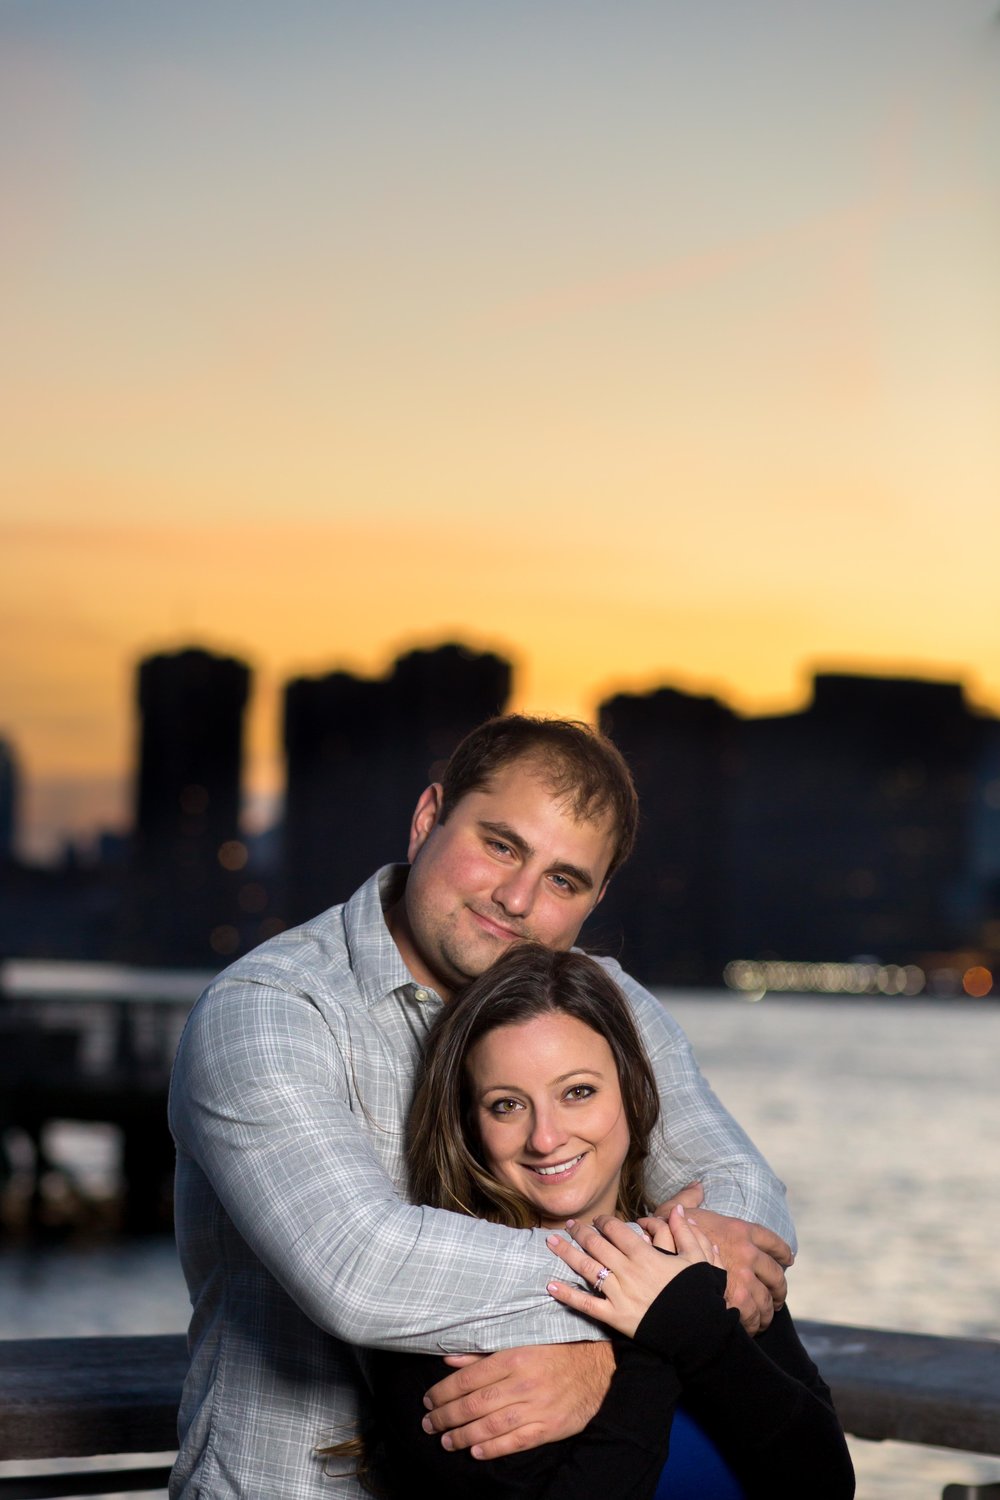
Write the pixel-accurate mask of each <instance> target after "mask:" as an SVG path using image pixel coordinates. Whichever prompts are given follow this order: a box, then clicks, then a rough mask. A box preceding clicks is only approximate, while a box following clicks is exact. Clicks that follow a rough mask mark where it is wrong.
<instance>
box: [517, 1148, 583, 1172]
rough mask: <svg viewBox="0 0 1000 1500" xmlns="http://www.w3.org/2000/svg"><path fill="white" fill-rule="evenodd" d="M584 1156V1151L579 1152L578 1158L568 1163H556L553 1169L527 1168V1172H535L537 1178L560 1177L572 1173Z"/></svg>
mask: <svg viewBox="0 0 1000 1500" xmlns="http://www.w3.org/2000/svg"><path fill="white" fill-rule="evenodd" d="M586 1154H587V1153H586V1152H585V1151H581V1152H580V1155H579V1156H574V1157H573V1158H572V1159H571V1160H570V1161H561V1162H558V1163H557V1164H556V1165H555V1166H554V1167H529V1168H528V1170H529V1172H537V1174H538V1176H539V1177H562V1176H564V1175H565V1174H566V1173H567V1172H572V1170H573V1168H574V1167H575V1166H576V1165H577V1163H578V1162H581V1161H583V1158H584V1157H585V1156H586Z"/></svg>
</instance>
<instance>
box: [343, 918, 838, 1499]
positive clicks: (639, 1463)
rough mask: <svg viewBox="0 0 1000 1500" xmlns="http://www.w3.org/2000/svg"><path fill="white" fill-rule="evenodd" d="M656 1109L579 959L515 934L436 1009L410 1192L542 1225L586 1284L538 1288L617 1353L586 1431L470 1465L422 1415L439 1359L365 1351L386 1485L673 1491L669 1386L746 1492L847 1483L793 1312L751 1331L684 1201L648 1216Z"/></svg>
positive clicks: (447, 1491) (811, 1489) (629, 1032)
mask: <svg viewBox="0 0 1000 1500" xmlns="http://www.w3.org/2000/svg"><path fill="white" fill-rule="evenodd" d="M658 1108H659V1106H658V1100H657V1094H656V1086H655V1082H654V1079H653V1075H652V1070H651V1069H650V1067H649V1064H648V1062H647V1059H646V1056H645V1053H644V1051H643V1048H642V1044H641V1042H640V1040H639V1037H638V1034H637V1032H636V1029H635V1026H634V1024H633V1022H632V1017H631V1013H630V1011H629V1008H628V1005H627V1002H626V1001H625V999H624V996H623V995H622V994H621V992H620V991H619V989H618V987H617V986H616V985H615V984H614V982H613V980H612V979H611V978H610V976H609V975H608V974H607V973H606V972H605V970H604V969H602V968H601V966H600V965H599V964H598V963H596V962H595V961H594V960H593V959H590V958H587V957H586V956H585V955H583V954H580V953H576V952H557V951H553V950H551V949H547V948H543V947H541V946H539V945H536V944H527V943H524V944H517V945H515V946H514V947H513V948H512V949H510V950H509V951H508V952H507V953H506V954H505V955H504V956H503V957H501V958H500V959H498V960H497V962H496V963H494V964H493V965H492V966H491V967H490V968H489V969H488V970H487V971H486V972H485V973H484V974H483V975H482V976H481V977H480V978H478V979H476V980H475V981H474V982H473V983H472V984H470V985H469V986H468V987H467V988H466V989H465V990H464V991H463V992H462V993H461V994H460V995H458V996H456V997H455V998H454V999H453V1000H452V1001H451V1003H450V1004H448V1005H447V1006H445V1008H444V1010H443V1011H442V1013H441V1015H440V1017H439V1018H438V1021H437V1022H436V1024H435V1026H434V1028H433V1029H432V1031H431V1033H430V1036H429V1039H428V1042H427V1048H426V1052H425V1058H424V1065H423V1071H422V1075H421V1078H420V1080H419V1083H418V1086H417V1091H416V1094H415V1097H414V1103H413V1107H412V1111H411V1115H410V1129H409V1141H408V1164H409V1171H410V1196H411V1198H412V1200H413V1201H414V1202H417V1203H426V1204H429V1205H432V1206H435V1207H440V1208H448V1209H452V1210H455V1211H458V1212H460V1213H466V1214H470V1215H472V1216H476V1217H480V1218H486V1219H490V1220H493V1221H494V1222H497V1223H502V1224H507V1225H510V1226H512V1227H515V1228H537V1227H541V1228H543V1229H549V1230H552V1231H553V1233H552V1234H551V1236H550V1238H549V1241H548V1243H549V1246H550V1248H551V1249H552V1250H553V1252H554V1253H555V1254H556V1255H558V1257H559V1258H560V1259H561V1260H562V1261H564V1262H565V1264H566V1265H567V1266H569V1267H570V1269H571V1270H573V1271H575V1272H576V1273H577V1274H579V1275H580V1276H582V1277H583V1278H584V1280H585V1282H587V1283H588V1286H589V1287H592V1288H593V1290H587V1291H584V1290H581V1289H580V1288H578V1287H574V1286H570V1285H568V1284H566V1283H564V1282H561V1281H553V1282H552V1283H550V1284H549V1288H548V1290H549V1292H550V1294H551V1295H552V1296H553V1297H555V1298H557V1299H558V1300H559V1301H562V1302H565V1303H567V1304H568V1305H569V1306H571V1307H573V1308H575V1309H576V1310H578V1311H579V1312H581V1313H584V1314H586V1315H587V1316H588V1317H591V1318H593V1319H595V1320H597V1321H599V1322H601V1323H604V1324H605V1325H607V1326H608V1327H609V1328H611V1329H612V1330H613V1332H614V1341H615V1356H616V1367H617V1368H616V1373H615V1376H614V1379H613V1380H612V1383H611V1389H610V1391H609V1393H608V1396H607V1398H606V1400H605V1402H604V1404H603V1405H602V1407H601V1410H600V1411H599V1412H598V1414H597V1416H596V1417H595V1418H594V1419H593V1421H592V1422H590V1423H589V1424H588V1426H587V1428H586V1429H585V1430H584V1431H583V1432H582V1433H581V1434H579V1436H577V1437H574V1438H570V1439H566V1440H565V1441H563V1442H558V1443H551V1444H548V1445H545V1446H543V1447H540V1448H536V1449H532V1450H530V1451H529V1452H526V1453H521V1454H516V1455H511V1456H509V1457H507V1458H502V1459H496V1460H492V1461H490V1462H480V1461H477V1460H475V1459H473V1458H472V1457H471V1456H470V1455H469V1454H468V1453H467V1452H466V1451H458V1452H446V1451H445V1450H444V1449H443V1448H442V1447H441V1445H440V1441H439V1439H438V1438H437V1437H436V1436H432V1435H429V1434H426V1433H424V1432H423V1430H422V1428H421V1426H420V1412H421V1409H422V1403H421V1397H422V1394H423V1392H424V1391H425V1390H426V1389H427V1387H428V1386H429V1385H431V1384H433V1383H434V1382H435V1381H436V1380H438V1379H439V1378H440V1377H441V1374H442V1365H441V1361H440V1360H439V1359H438V1358H437V1357H436V1356H433V1355H412V1354H396V1353H390V1352H386V1351H382V1352H378V1353H376V1354H374V1355H373V1356H372V1358H371V1365H370V1376H371V1380H372V1385H373V1391H374V1395H375V1407H376V1410H377V1411H378V1413H379V1434H378V1438H379V1445H380V1449H381V1460H380V1464H381V1467H382V1468H383V1472H384V1473H385V1474H386V1475H387V1476H388V1481H389V1492H390V1493H391V1494H392V1495H402V1494H406V1493H410V1492H412V1491H414V1490H417V1489H423V1488H424V1487H427V1488H430V1489H432V1490H433V1492H434V1493H435V1494H436V1496H438V1497H442V1496H444V1497H447V1496H452V1495H454V1496H456V1497H458V1496H463V1497H464V1496H468V1495H475V1496H476V1497H477V1500H509V1497H515V1496H525V1497H527V1496H530V1497H538V1500H541V1497H544V1500H562V1497H563V1496H567V1497H568V1496H570V1495H573V1497H574V1500H577V1497H578V1495H579V1491H580V1486H581V1484H585V1485H586V1486H587V1487H588V1489H589V1490H591V1491H599V1490H600V1489H601V1488H602V1486H603V1488H604V1491H605V1493H607V1494H609V1495H613V1496H614V1497H615V1500H626V1497H627V1500H649V1497H652V1496H653V1495H654V1494H656V1495H657V1500H659V1497H660V1496H662V1497H663V1500H669V1497H670V1487H669V1486H670V1480H669V1469H668V1470H667V1472H666V1475H665V1477H664V1486H665V1487H661V1488H660V1489H659V1490H658V1489H657V1485H658V1482H659V1479H660V1474H661V1470H662V1469H663V1465H664V1461H665V1460H666V1457H667V1449H668V1445H669V1434H670V1427H671V1421H672V1417H673V1414H674V1412H675V1410H676V1408H677V1405H678V1402H679V1401H680V1400H681V1399H682V1398H683V1402H684V1406H685V1407H686V1408H687V1410H688V1411H689V1412H690V1413H691V1414H692V1416H693V1417H694V1418H695V1419H696V1421H697V1422H698V1423H700V1425H701V1426H702V1427H703V1428H704V1429H705V1431H706V1432H708V1434H709V1435H710V1436H711V1438H712V1439H713V1441H714V1442H715V1443H716V1444H718V1446H719V1448H720V1449H721V1450H722V1451H723V1452H724V1453H725V1455H726V1457H727V1459H728V1461H729V1463H730V1465H731V1467H732V1469H733V1470H735V1472H736V1473H737V1474H738V1476H739V1480H740V1483H741V1484H742V1486H743V1493H744V1494H745V1495H746V1496H747V1497H755V1496H757V1495H761V1496H763V1495H765V1494H766V1495H767V1496H768V1500H791V1497H793V1496H794V1497H795V1500H799V1497H800V1496H802V1495H809V1496H810V1497H812V1500H824V1497H829V1500H848V1497H850V1496H852V1495H853V1494H854V1476H853V1470H852V1467H851V1461H850V1457H849V1454H848V1451H847V1446H846V1443H845V1441H844V1437H843V1433H842V1431H841V1428H840V1424H839V1422H838V1420H837V1417H836V1415H835V1413H834V1411H833V1407H832V1403H831V1401H830V1393H829V1390H828V1389H827V1387H826V1385H825V1384H824V1382H823V1381H822V1379H821V1377H820V1375H819V1372H818V1371H817V1369H816V1367H815V1365H814V1364H813V1363H812V1361H811V1360H810V1359H809V1357H808V1355H807V1354H806V1352H805V1350H804V1349H803V1347H802V1345H801V1343H800V1342H799V1340H798V1337H797V1335H796V1333H795V1330H794V1327H793V1325H792V1322H791V1319H790V1316H789V1314H788V1312H787V1310H782V1311H781V1312H779V1313H777V1314H776V1315H775V1318H774V1320H773V1322H772V1324H771V1326H770V1328H769V1329H768V1330H767V1332H766V1333H764V1334H761V1335H760V1336H759V1337H758V1338H756V1339H751V1338H750V1337H749V1335H747V1334H746V1332H745V1331H744V1329H743V1328H742V1327H741V1325H740V1322H739V1316H738V1314H737V1313H736V1312H735V1311H733V1310H730V1309H727V1307H726V1305H725V1299H724V1292H725V1280H726V1278H725V1272H724V1271H723V1270H722V1269H721V1267H720V1265H719V1260H718V1255H717V1253H716V1251H715V1250H714V1248H713V1246H712V1245H710V1244H709V1242H708V1241H707V1240H706V1238H705V1236H704V1235H703V1234H702V1233H701V1232H700V1231H699V1230H698V1229H697V1228H696V1227H695V1226H694V1225H693V1224H691V1223H689V1222H688V1221H687V1220H686V1218H685V1216H684V1212H683V1209H680V1208H678V1209H675V1210H674V1212H673V1213H672V1214H671V1216H670V1220H669V1222H668V1223H664V1222H663V1221H662V1220H659V1219H655V1218H652V1217H650V1207H651V1205H650V1204H649V1203H648V1202H647V1201H646V1198H645V1193H644V1188H643V1176H642V1168H643V1162H644V1160H645V1158H646V1155H647V1143H648V1140H649V1136H650V1132H651V1131H652V1129H653V1126H654V1124H655V1122H656V1119H657V1114H658ZM612 1215H614V1216H616V1217H608V1216H612ZM594 1219H597V1220H598V1224H599V1226H600V1227H599V1228H595V1227H593V1226H592V1221H593V1220H594ZM633 1224H638V1225H640V1226H641V1227H642V1229H643V1230H644V1231H645V1232H644V1233H639V1232H637V1230H636V1228H635V1227H632V1226H633ZM564 1230H565V1231H568V1232H569V1233H570V1234H571V1235H572V1236H573V1239H574V1240H575V1241H576V1243H575V1244H574V1243H572V1242H571V1241H570V1240H569V1239H567V1238H565V1237H564V1234H563V1233H561V1232H556V1231H564ZM701 1493H702V1494H703V1495H704V1496H705V1500H709V1497H710V1495H711V1494H712V1491H711V1490H710V1489H708V1488H705V1489H704V1490H702V1491H701ZM730 1493H732V1491H731V1490H730Z"/></svg>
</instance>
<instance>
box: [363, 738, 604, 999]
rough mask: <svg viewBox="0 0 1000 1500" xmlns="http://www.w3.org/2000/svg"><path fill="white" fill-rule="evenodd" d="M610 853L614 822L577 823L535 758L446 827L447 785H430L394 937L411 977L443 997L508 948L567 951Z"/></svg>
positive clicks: (454, 811)
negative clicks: (531, 944)
mask: <svg viewBox="0 0 1000 1500" xmlns="http://www.w3.org/2000/svg"><path fill="white" fill-rule="evenodd" d="M613 849H614V833H613V830H612V827H611V824H610V820H609V819H608V818H607V817H605V818H602V819H601V820H600V821H598V822H596V823H594V822H581V821H579V820H578V819H577V818H576V817H575V816H574V814H573V812H572V811H571V810H570V808H569V807H568V805H567V804H566V802H565V800H564V799H560V798H559V797H557V795H556V794H555V793H554V792H553V791H552V789H551V787H550V786H549V785H548V783H547V781H546V779H545V769H544V767H543V766H542V765H540V764H539V762H538V761H536V760H533V759H531V758H527V757H526V758H524V759H521V760H517V761H513V762H512V763H511V764H510V765H508V766H505V767H503V769H502V770H500V771H498V773H497V774H496V776H495V777H494V778H493V780H492V782H491V783H490V784H489V786H488V787H486V788H485V789H484V790H482V791H478V792H468V793H467V794H466V795H465V796H464V797H463V798H462V799H461V800H460V801H459V802H457V803H456V804H455V806H454V807H453V808H450V809H449V810H448V816H447V820H446V821H445V822H442V821H441V788H440V786H436V785H435V786H432V787H428V788H427V790H426V791H425V792H424V794H423V796H422V797H421V799H420V801H419V802H418V804H417V810H416V813H415V814H414V818H413V825H412V829H411V835H410V846H409V858H410V863H411V866H412V868H411V870H410V873H409V876H408V878H407V882H406V890H405V893H404V896H403V899H402V900H401V901H400V902H399V904H398V905H397V906H396V907H394V908H393V910H392V911H391V912H390V913H389V914H388V918H387V920H388V923H389V930H390V932H391V933H392V936H393V938H394V940H395V943H396V946H397V947H398V949H399V951H400V953H401V954H402V955H403V958H404V960H405V962H406V965H407V967H408V968H409V970H410V972H411V974H412V975H413V976H414V978H415V979H418V980H420V982H421V983H423V984H428V985H430V986H432V987H433V988H435V989H436V990H437V991H438V993H439V994H441V995H442V997H443V998H445V999H447V998H448V996H449V995H450V994H451V992H452V991H453V990H454V989H456V988H457V987H458V986H459V985H461V984H464V983H466V982H467V981H468V980H470V979H474V978H475V977H476V975H478V974H481V973H482V972H483V971H484V970H485V969H487V968H489V966H490V964H491V963H492V962H493V960H494V959H495V958H497V957H498V956H499V955H500V954H501V953H502V952H503V951H504V950H505V949H506V948H509V947H510V945H511V944H512V943H516V942H519V941H523V940H525V939H529V940H533V941H535V942H538V943H544V944H545V946H546V947H548V948H571V947H572V946H573V943H574V941H575V940H576V936H577V934H578V932H579V931H580V928H581V926H582V925H583V922H584V920H585V918H586V917H588V916H589V915H590V913H591V912H592V911H593V909H594V907H595V906H596V905H597V903H598V901H599V900H600V899H601V897H602V895H603V894H604V886H605V879H606V875H607V869H608V865H609V864H610V862H611V856H612V853H613Z"/></svg>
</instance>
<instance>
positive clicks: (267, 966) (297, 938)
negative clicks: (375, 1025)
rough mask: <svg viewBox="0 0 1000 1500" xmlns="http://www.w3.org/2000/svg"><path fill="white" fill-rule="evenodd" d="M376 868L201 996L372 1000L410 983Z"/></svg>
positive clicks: (383, 875) (382, 874)
mask: <svg viewBox="0 0 1000 1500" xmlns="http://www.w3.org/2000/svg"><path fill="white" fill-rule="evenodd" d="M387 878H388V872H387V870H380V871H377V872H376V874H375V875H373V876H372V877H371V878H370V879H369V880H367V881H366V882H365V884H364V885H363V886H361V887H360V888H359V889H358V890H357V891H355V892H354V894H353V895H352V896H351V897H350V898H349V899H348V900H347V901H343V902H338V903H337V904H336V905H335V906H330V907H327V909H326V910H325V911H322V912H319V913H318V914H317V915H316V916H314V917H310V918H309V919H308V921H305V922H301V923H299V924H298V925H297V926H295V927H289V928H286V929H285V930H284V931H282V932H279V933H276V934H275V936H273V937H271V938H268V939H267V940H266V941H265V942H263V943H260V944H259V945H258V946H257V947H256V948H252V949H251V950H250V952H249V953H245V954H243V955H242V957H240V958H237V959H235V960H234V961H233V962H232V963H231V964H229V965H228V967H227V968H225V969H223V970H221V972H220V973H219V974H217V975H216V976H215V978H214V979H213V980H212V981H211V982H210V983H209V985H208V986H207V988H206V989H205V991H204V994H203V995H202V1000H206V999H211V998H212V997H219V996H232V995H233V994H234V993H238V994H242V995H248V994H253V993H258V994H259V993H260V992H261V991H271V992H275V991H277V992H284V993H287V994H290V995H298V996H302V997H305V998H308V999H311V1000H314V1001H317V1002H319V1003H321V1004H323V1005H330V1004H337V1005H341V1006H343V1005H350V1006H352V1007H356V1006H358V1005H369V1006H370V1005H372V1004H375V1003H377V1001H378V1000H379V999H380V998H381V996H382V995H383V994H385V993H387V992H388V991H389V990H391V989H394V988H396V987H397V986H398V985H399V984H401V983H403V982H405V980H406V978H407V977H408V976H407V975H406V972H405V969H404V968H403V965H402V960H401V958H400V957H399V953H398V951H397V949H396V947H395V944H394V943H393V941H392V938H391V936H390V935H389V931H388V928H387V927H386V925H385V919H384V916H383V908H382V895H381V893H382V888H383V886H384V885H385V882H386V880H387Z"/></svg>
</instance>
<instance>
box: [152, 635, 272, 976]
mask: <svg viewBox="0 0 1000 1500" xmlns="http://www.w3.org/2000/svg"><path fill="white" fill-rule="evenodd" d="M249 682H250V672H249V668H248V667H247V666H245V665H244V663H242V662H239V661H235V660H233V659H232V658H230V657H220V656H214V655H212V654H210V653H209V652H207V651H203V650H200V649H196V648H193V647H192V648H189V649H187V650H183V651H179V652H177V653H176V654H174V655H159V656H152V657H148V658H147V659H146V660H145V661H143V662H141V663H140V666H139V673H138V705H139V712H140V737H139V767H138V785H137V797H136V821H135V840H134V854H133V881H132V889H131V892H130V900H129V903H128V906H129V911H128V931H127V936H126V942H125V947H126V951H127V953H128V956H129V957H130V958H131V959H132V960H133V961H136V962H148V963H159V964H194V965H199V966H212V965H218V964H220V963H221V962H223V961H224V960H225V959H226V958H228V957H230V956H231V955H232V954H233V953H234V952H235V951H236V948H237V946H238V941H239V939H238V923H237V917H236V911H237V907H236V893H237V889H238V885H239V882H240V879H241V871H242V869H243V867H244V865H245V863H246V850H245V847H244V845H243V844H242V842H241V841H240V837H239V812H240V773H241V762H242V743H243V712H244V708H245V705H246V701H247V693H248V688H249Z"/></svg>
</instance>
